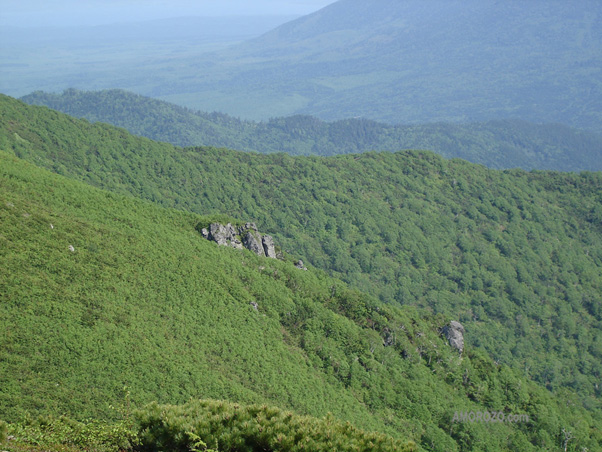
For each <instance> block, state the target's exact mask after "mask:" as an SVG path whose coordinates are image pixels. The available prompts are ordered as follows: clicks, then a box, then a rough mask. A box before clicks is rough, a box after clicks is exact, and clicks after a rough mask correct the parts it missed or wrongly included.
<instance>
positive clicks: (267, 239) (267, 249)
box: [261, 235, 276, 259]
mask: <svg viewBox="0 0 602 452" xmlns="http://www.w3.org/2000/svg"><path fill="white" fill-rule="evenodd" d="M261 244H262V245H263V252H264V253H265V255H266V256H267V257H270V258H272V259H276V248H275V247H274V238H273V237H272V236H271V235H264V236H263V238H262V239H261Z"/></svg>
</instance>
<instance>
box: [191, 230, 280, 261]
mask: <svg viewBox="0 0 602 452" xmlns="http://www.w3.org/2000/svg"><path fill="white" fill-rule="evenodd" d="M201 234H202V235H203V237H204V238H206V239H207V240H212V241H214V242H216V243H217V244H218V245H223V246H231V247H232V248H237V249H243V248H246V249H248V250H250V251H253V252H254V253H255V254H257V255H258V256H264V257H269V258H272V259H276V258H277V257H278V255H277V253H276V248H275V246H274V239H273V238H272V236H270V235H261V234H260V233H259V231H258V230H257V226H256V225H255V223H245V224H243V225H241V226H238V227H234V226H232V224H231V223H228V224H226V225H224V224H221V223H211V224H210V225H209V227H207V228H202V229H201Z"/></svg>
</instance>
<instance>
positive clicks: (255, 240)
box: [241, 229, 265, 256]
mask: <svg viewBox="0 0 602 452" xmlns="http://www.w3.org/2000/svg"><path fill="white" fill-rule="evenodd" d="M241 235H242V243H243V245H244V246H245V248H246V249H248V250H251V251H253V252H254V253H255V254H257V255H258V256H265V252H264V251H263V245H262V240H261V234H260V233H259V232H257V231H254V230H253V229H247V230H245V231H243V232H242V234H241Z"/></svg>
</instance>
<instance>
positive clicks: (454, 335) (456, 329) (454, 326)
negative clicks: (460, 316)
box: [443, 320, 464, 353]
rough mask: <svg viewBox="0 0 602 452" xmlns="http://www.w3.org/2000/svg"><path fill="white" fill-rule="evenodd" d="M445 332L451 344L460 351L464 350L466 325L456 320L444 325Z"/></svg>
mask: <svg viewBox="0 0 602 452" xmlns="http://www.w3.org/2000/svg"><path fill="white" fill-rule="evenodd" d="M443 334H445V337H446V338H447V340H448V341H449V345H451V346H452V347H453V348H455V349H456V350H458V351H459V352H460V353H462V352H463V351H464V327H463V326H462V324H461V323H460V322H456V321H455V320H452V321H451V322H449V325H446V326H445V327H443Z"/></svg>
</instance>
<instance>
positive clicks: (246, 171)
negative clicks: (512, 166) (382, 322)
mask: <svg viewBox="0 0 602 452" xmlns="http://www.w3.org/2000/svg"><path fill="white" fill-rule="evenodd" d="M1 100H2V102H1V103H0V106H1V107H2V115H3V119H4V120H3V122H2V124H1V128H0V144H2V146H3V147H4V148H6V149H8V150H10V151H12V152H13V153H15V154H16V155H18V156H20V157H22V158H25V159H28V160H30V161H32V162H34V163H35V164H37V165H41V166H44V167H46V168H49V169H51V170H53V171H55V172H58V173H60V174H65V175H69V176H70V177H74V178H78V179H80V180H82V181H85V182H87V183H89V184H92V185H96V186H100V187H104V188H107V189H110V190H112V191H115V192H119V193H129V194H132V195H134V196H138V197H141V198H145V199H148V200H151V201H154V202H157V203H159V204H161V205H163V206H169V207H176V208H178V209H183V210H189V211H194V212H197V213H202V214H223V213H227V214H230V215H234V216H236V217H237V218H240V219H242V220H243V221H247V220H251V221H256V222H258V224H260V225H261V227H262V228H263V230H265V231H269V232H270V233H272V234H273V235H274V237H275V239H276V240H277V243H279V244H281V245H282V247H283V249H284V250H292V251H294V253H296V254H297V257H301V258H303V260H304V262H309V263H311V264H313V265H314V266H316V267H320V268H323V269H325V270H327V271H328V272H330V274H331V275H334V276H337V277H339V278H342V279H344V280H346V281H347V282H348V283H349V284H351V285H352V286H355V287H358V288H361V289H362V290H364V291H367V292H370V293H372V294H374V295H376V296H378V297H379V298H380V299H381V300H382V301H385V302H388V303H394V304H406V305H407V304H412V305H416V306H421V307H424V308H427V309H429V310H432V311H434V312H438V313H443V314H445V315H447V316H449V317H453V318H456V320H459V321H461V322H462V323H463V324H464V325H467V326H468V329H469V330H470V331H471V332H472V334H469V335H468V336H467V340H468V341H469V342H470V343H471V344H472V345H473V346H477V347H479V348H482V349H484V350H487V351H488V353H489V354H490V355H492V356H494V357H495V359H496V360H498V361H499V362H504V363H508V364H510V365H512V366H514V367H515V368H517V369H520V370H521V371H522V372H523V373H524V374H525V375H526V376H528V377H530V378H534V379H535V380H537V381H539V382H540V383H541V384H544V385H545V386H546V387H547V388H548V389H550V390H552V391H559V390H561V389H563V388H564V389H569V390H570V391H571V392H575V393H577V394H580V396H581V397H582V401H581V403H582V404H583V406H584V407H586V408H587V409H593V410H599V409H600V397H601V396H602V385H600V384H599V377H600V375H601V374H602V364H601V363H602V337H601V331H602V326H601V321H602V311H601V306H602V300H601V295H600V294H602V229H601V227H600V224H601V223H602V198H601V196H600V193H601V192H602V176H601V175H600V173H591V172H584V173H581V174H559V173H553V172H531V173H526V172H523V171H517V170H512V171H504V172H498V171H491V170H487V169H485V168H483V167H480V166H475V165H470V164H467V163H465V162H462V161H459V160H452V161H445V160H443V159H441V158H438V157H436V156H434V155H433V154H430V153H418V152H404V153H395V154H388V153H382V154H375V153H367V154H363V155H358V156H337V157H334V158H328V159H320V158H292V157H289V156H286V155H282V154H278V155H271V156H261V155H253V154H246V153H240V152H234V151H227V150H217V149H214V148H207V147H204V148H188V149H181V148H176V147H173V146H171V145H169V144H166V143H156V142H152V141H150V140H147V139H142V138H135V137H133V136H131V135H129V134H128V133H126V132H125V131H124V130H122V129H116V128H114V127H111V126H108V125H105V124H90V123H88V122H87V121H84V120H75V119H73V118H70V117H68V116H66V115H63V114H60V113H57V112H54V111H51V110H48V109H46V108H40V107H31V106H26V105H25V104H23V103H21V102H19V101H16V100H14V99H11V98H8V97H2V99H1ZM259 220H261V221H259Z"/></svg>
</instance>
